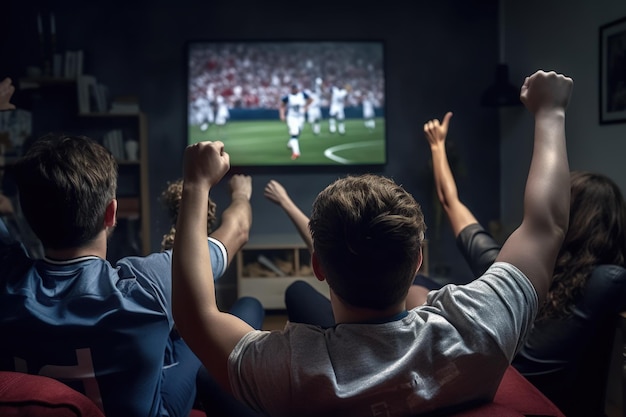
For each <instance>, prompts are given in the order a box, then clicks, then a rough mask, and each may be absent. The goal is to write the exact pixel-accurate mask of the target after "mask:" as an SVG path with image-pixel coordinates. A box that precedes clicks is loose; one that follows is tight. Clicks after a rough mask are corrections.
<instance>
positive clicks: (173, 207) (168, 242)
mask: <svg viewBox="0 0 626 417" xmlns="http://www.w3.org/2000/svg"><path fill="white" fill-rule="evenodd" d="M182 198H183V180H182V179H178V180H176V181H172V182H169V183H168V184H167V186H166V187H165V189H164V190H163V191H162V192H161V202H162V203H163V205H164V206H165V209H166V210H167V213H168V215H169V217H170V223H171V225H170V230H169V231H168V232H167V233H166V234H164V235H163V239H162V240H161V250H168V249H172V248H173V247H174V237H175V235H176V222H177V221H178V212H179V210H180V201H181V200H182ZM216 208H217V207H216V204H215V203H214V202H213V201H212V200H211V198H210V197H209V199H208V205H207V236H208V235H210V234H211V232H212V230H213V224H214V223H215V221H216V219H217V218H216V216H215V212H216Z"/></svg>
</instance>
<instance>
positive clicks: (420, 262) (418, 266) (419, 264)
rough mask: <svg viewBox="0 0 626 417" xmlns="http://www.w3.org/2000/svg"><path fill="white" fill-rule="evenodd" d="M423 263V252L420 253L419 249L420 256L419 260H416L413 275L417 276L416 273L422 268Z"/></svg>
mask: <svg viewBox="0 0 626 417" xmlns="http://www.w3.org/2000/svg"><path fill="white" fill-rule="evenodd" d="M423 261H424V252H423V251H422V248H420V256H419V259H418V260H417V268H415V275H417V272H418V271H419V270H420V268H421V267H422V262H423Z"/></svg>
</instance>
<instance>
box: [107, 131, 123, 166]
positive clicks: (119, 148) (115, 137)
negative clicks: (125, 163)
mask: <svg viewBox="0 0 626 417" xmlns="http://www.w3.org/2000/svg"><path fill="white" fill-rule="evenodd" d="M102 144H103V145H104V147H105V148H107V149H108V150H109V152H111V155H113V157H114V158H115V159H116V160H118V161H122V160H124V138H123V135H122V131H121V130H120V129H113V130H110V131H108V132H107V133H105V134H104V137H103V139H102Z"/></svg>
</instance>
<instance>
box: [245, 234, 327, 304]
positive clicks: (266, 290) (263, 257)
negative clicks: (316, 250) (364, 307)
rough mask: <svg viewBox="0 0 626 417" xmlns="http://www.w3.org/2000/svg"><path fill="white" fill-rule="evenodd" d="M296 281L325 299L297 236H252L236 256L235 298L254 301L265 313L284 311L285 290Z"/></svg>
mask: <svg viewBox="0 0 626 417" xmlns="http://www.w3.org/2000/svg"><path fill="white" fill-rule="evenodd" d="M296 280H303V281H306V282H308V283H309V284H311V285H312V286H313V287H314V288H316V289H317V290H318V291H320V292H321V293H322V294H324V295H326V296H328V295H329V294H328V285H327V284H326V282H322V281H319V280H318V279H317V278H315V276H314V275H313V269H312V267H311V255H310V253H309V251H308V250H307V248H306V246H305V244H304V242H302V241H301V240H300V238H299V236H292V235H265V236H253V237H251V238H250V241H249V242H248V243H247V244H246V245H245V246H244V247H243V248H242V250H241V251H240V252H239V253H238V254H237V295H238V297H243V296H250V297H256V298H257V299H258V300H259V301H260V302H261V303H262V304H263V306H264V307H265V309H266V310H284V309H285V289H286V288H287V287H288V286H289V284H291V283H292V282H294V281H296Z"/></svg>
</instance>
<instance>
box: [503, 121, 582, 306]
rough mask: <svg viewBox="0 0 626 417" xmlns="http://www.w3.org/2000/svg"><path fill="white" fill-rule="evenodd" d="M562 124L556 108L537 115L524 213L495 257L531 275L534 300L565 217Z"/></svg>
mask: <svg viewBox="0 0 626 417" xmlns="http://www.w3.org/2000/svg"><path fill="white" fill-rule="evenodd" d="M564 125H565V119H564V115H563V113H561V112H553V113H544V114H541V115H536V117H535V142H534V148H533V156H532V161H531V164H530V170H529V173H528V179H527V181H526V189H525V193H524V217H523V220H522V224H521V225H520V227H518V228H517V229H516V230H515V231H514V232H513V233H512V234H511V236H510V237H509V238H508V239H507V241H506V242H505V244H504V246H503V247H502V249H501V251H500V254H499V255H498V258H497V259H496V261H504V262H508V263H511V264H513V265H515V266H516V267H517V268H518V269H520V270H521V271H522V272H523V273H524V274H525V275H526V276H527V277H528V279H530V281H531V282H532V284H533V286H534V287H535V289H536V291H537V296H538V299H539V303H542V302H543V300H544V299H545V297H546V295H547V293H548V289H549V287H550V284H551V282H552V276H553V272H554V263H555V260H556V257H557V255H558V252H559V249H560V247H561V244H562V243H563V239H564V237H565V234H566V233H567V227H568V222H569V209H570V207H569V206H570V202H569V201H570V180H569V165H568V162H567V152H566V145H565V127H564Z"/></svg>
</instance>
